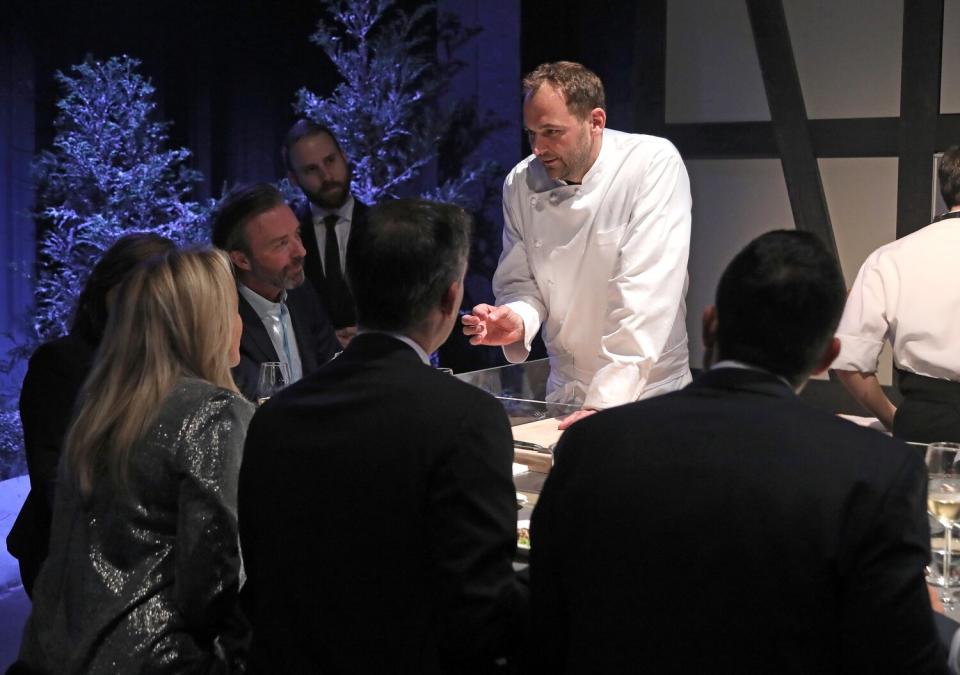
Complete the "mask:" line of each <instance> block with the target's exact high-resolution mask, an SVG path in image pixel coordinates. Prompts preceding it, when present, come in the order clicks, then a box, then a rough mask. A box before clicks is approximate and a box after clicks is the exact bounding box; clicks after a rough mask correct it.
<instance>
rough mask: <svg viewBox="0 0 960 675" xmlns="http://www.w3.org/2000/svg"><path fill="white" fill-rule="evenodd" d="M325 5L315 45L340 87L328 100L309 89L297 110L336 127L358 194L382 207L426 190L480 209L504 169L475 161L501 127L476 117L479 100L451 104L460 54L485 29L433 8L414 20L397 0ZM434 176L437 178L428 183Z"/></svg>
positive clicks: (327, 0) (340, 0) (329, 0)
mask: <svg viewBox="0 0 960 675" xmlns="http://www.w3.org/2000/svg"><path fill="white" fill-rule="evenodd" d="M323 5H324V7H325V10H326V15H327V16H326V18H325V19H321V20H320V21H319V22H318V23H317V30H316V32H315V33H314V34H313V35H312V36H311V40H312V41H313V42H314V43H315V44H317V45H318V46H320V47H321V48H322V49H323V51H324V52H325V53H326V55H327V56H328V57H329V58H330V60H331V61H332V62H333V64H334V66H335V67H336V68H337V71H338V72H339V74H340V78H341V82H340V83H339V84H338V85H337V87H336V88H335V89H334V91H333V92H332V93H331V94H330V95H329V96H325V97H324V96H320V95H318V94H316V93H314V92H311V91H309V90H308V89H301V90H300V91H299V92H298V93H297V99H296V102H295V104H294V107H295V109H296V111H297V112H298V113H299V114H301V115H304V116H307V117H309V118H311V119H313V120H315V121H316V122H319V123H320V124H323V125H325V126H327V127H329V128H330V129H331V130H333V132H334V134H335V135H336V136H337V139H338V140H339V141H340V144H341V145H342V146H343V149H344V150H345V151H346V153H347V155H348V156H349V157H350V160H351V162H352V164H353V191H354V193H355V194H356V195H357V196H358V197H359V198H360V199H361V200H362V201H364V202H367V203H370V204H373V203H376V202H378V201H380V200H381V199H383V198H384V197H395V196H409V195H410V194H411V193H412V192H420V193H421V195H422V196H424V197H426V198H431V199H439V200H443V201H450V202H455V203H459V204H461V205H462V206H464V207H466V208H472V209H473V210H479V207H480V206H481V204H480V202H481V201H482V199H483V197H485V196H486V193H485V191H484V183H486V182H487V181H488V180H489V178H490V177H491V176H492V175H493V174H494V173H495V172H496V171H497V167H496V166H495V165H494V164H493V163H491V162H469V161H468V159H467V158H468V157H469V155H470V154H471V152H472V151H473V150H475V149H476V147H477V145H478V144H479V143H480V141H481V140H482V139H483V138H484V137H485V135H486V134H488V133H489V132H490V131H491V130H492V129H494V128H496V127H497V126H498V124H497V123H496V122H495V121H493V120H492V119H491V118H490V117H489V116H487V117H486V118H483V119H481V117H480V116H478V115H477V114H476V112H475V111H476V110H477V102H476V101H475V100H461V101H449V100H444V95H445V94H446V93H447V90H448V89H449V85H450V81H451V78H452V77H453V76H454V75H455V73H456V72H457V71H458V70H459V69H460V68H461V66H462V64H461V63H460V62H458V61H457V60H456V59H455V58H454V52H455V51H456V49H457V48H458V47H459V46H461V45H462V44H463V43H464V42H466V41H467V40H469V39H471V38H472V37H473V36H474V35H475V34H476V32H477V31H474V30H470V29H467V28H464V27H463V25H462V24H460V23H459V22H458V21H457V20H456V19H454V18H453V17H452V16H450V15H445V14H440V15H438V13H437V8H436V6H435V4H434V3H424V4H422V5H420V6H419V7H418V8H417V9H416V10H415V11H414V12H413V13H410V14H408V13H406V12H404V11H402V10H401V9H399V8H397V7H396V6H395V2H394V0H323ZM434 45H436V46H437V47H438V48H437V49H435V48H434ZM427 171H429V172H434V171H435V172H436V179H435V180H424V176H423V174H424V173H425V172H427ZM431 175H432V173H431ZM430 183H432V184H430Z"/></svg>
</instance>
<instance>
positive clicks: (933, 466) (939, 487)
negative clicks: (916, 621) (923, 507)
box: [926, 443, 960, 604]
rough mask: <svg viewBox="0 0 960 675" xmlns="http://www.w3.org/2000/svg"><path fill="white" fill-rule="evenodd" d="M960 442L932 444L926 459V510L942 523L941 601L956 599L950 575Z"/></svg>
mask: <svg viewBox="0 0 960 675" xmlns="http://www.w3.org/2000/svg"><path fill="white" fill-rule="evenodd" d="M958 459H960V443H931V444H930V445H928V446H927V454H926V462H927V472H928V474H929V478H930V484H929V487H928V488H927V511H928V512H929V513H930V515H931V516H933V517H934V518H936V519H937V521H938V522H939V523H940V524H941V525H943V541H944V551H943V575H942V577H941V579H940V582H941V583H940V584H939V585H940V586H942V587H943V592H942V593H941V595H940V601H941V602H943V603H944V604H950V603H952V602H953V599H954V598H953V593H952V592H951V589H953V588H955V585H954V583H953V576H952V574H951V568H950V563H951V558H952V557H953V526H954V525H955V524H956V523H957V520H958V516H960V461H958Z"/></svg>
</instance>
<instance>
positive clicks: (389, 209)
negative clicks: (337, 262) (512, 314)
mask: <svg viewBox="0 0 960 675" xmlns="http://www.w3.org/2000/svg"><path fill="white" fill-rule="evenodd" d="M471 228H472V219H471V218H470V216H469V215H468V214H467V212H466V211H464V210H463V209H462V208H460V207H459V206H455V205H453V204H443V203H439V202H431V201H426V200H421V199H398V200H393V201H386V202H382V203H380V204H378V205H377V206H374V207H373V208H371V209H370V211H369V213H368V217H367V223H366V225H365V226H364V227H363V228H362V229H360V230H358V231H357V232H356V233H355V234H356V236H354V233H351V238H350V243H349V245H348V246H347V283H348V284H349V286H350V290H351V291H352V292H353V297H354V300H355V302H356V306H357V323H358V324H359V325H360V327H361V328H368V329H374V330H384V331H393V332H400V331H404V330H406V329H408V328H411V327H413V326H416V325H417V324H418V323H420V322H421V321H422V320H423V319H424V318H426V316H427V314H428V313H429V311H430V310H431V309H433V308H434V307H436V306H438V305H439V304H440V301H441V299H442V298H443V294H444V292H445V291H446V290H447V288H449V286H450V284H451V283H453V282H455V281H462V279H463V274H464V272H465V271H466V266H467V258H468V256H469V254H470V231H471Z"/></svg>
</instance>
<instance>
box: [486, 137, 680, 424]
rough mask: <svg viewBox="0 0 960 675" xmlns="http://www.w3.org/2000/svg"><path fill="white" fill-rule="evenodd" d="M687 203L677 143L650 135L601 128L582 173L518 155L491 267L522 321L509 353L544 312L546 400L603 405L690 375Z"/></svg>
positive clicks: (513, 356) (518, 350)
mask: <svg viewBox="0 0 960 675" xmlns="http://www.w3.org/2000/svg"><path fill="white" fill-rule="evenodd" d="M690 207H691V199H690V181H689V179H688V178H687V171H686V168H685V167H684V165H683V161H682V160H681V159H680V155H679V154H678V153H677V150H676V148H674V147H673V145H672V144H671V143H670V142H669V141H667V140H665V139H662V138H656V137H654V136H645V135H639V134H626V133H623V132H620V131H614V130H612V129H605V130H604V131H603V142H602V144H601V147H600V154H599V156H598V157H597V160H596V162H594V165H593V166H592V167H591V168H590V170H589V171H588V172H587V173H586V175H585V176H584V177H583V183H582V184H581V185H567V184H565V183H564V182H562V181H557V180H553V179H551V178H550V177H549V176H548V175H547V172H546V170H545V169H544V168H543V165H542V164H541V163H540V161H539V160H537V159H536V158H535V157H534V156H533V155H530V156H529V157H527V158H526V159H524V160H523V161H521V162H520V163H519V164H517V166H516V167H514V168H513V170H512V171H511V172H510V174H509V175H508V176H507V178H506V180H505V181H504V185H503V212H504V230H503V254H502V255H501V257H500V264H499V265H498V267H497V271H496V273H495V274H494V277H493V289H494V293H495V294H496V298H497V304H498V305H503V304H505V305H507V306H508V307H510V308H511V309H513V310H514V311H516V312H517V313H518V314H519V315H520V316H521V317H522V318H523V323H524V331H525V340H524V342H523V343H522V344H521V343H514V344H512V345H508V346H506V347H504V348H503V351H504V354H505V355H506V357H507V360H509V361H511V362H513V363H518V362H520V361H523V360H525V359H526V358H527V356H528V355H529V353H530V342H531V341H532V340H533V337H534V336H535V335H536V333H537V331H538V330H539V329H540V327H541V324H542V325H543V338H544V342H545V343H546V346H547V351H548V352H549V355H550V379H549V381H548V383H547V392H548V398H549V399H550V400H555V401H563V402H566V403H575V404H580V405H584V406H586V407H592V408H606V407H610V406H613V405H619V404H621V403H627V402H629V401H634V400H636V399H638V398H646V397H649V396H653V395H656V394H662V393H666V392H668V391H673V390H675V389H679V388H681V387H683V386H684V385H686V384H687V383H688V382H689V381H690V367H689V355H688V352H687V331H686V305H685V302H684V298H685V296H686V292H687V258H688V257H689V252H690Z"/></svg>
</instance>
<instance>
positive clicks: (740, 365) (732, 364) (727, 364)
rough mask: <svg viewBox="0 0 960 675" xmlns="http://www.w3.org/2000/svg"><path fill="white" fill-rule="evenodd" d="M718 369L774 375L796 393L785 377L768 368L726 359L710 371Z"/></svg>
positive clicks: (718, 362)
mask: <svg viewBox="0 0 960 675" xmlns="http://www.w3.org/2000/svg"><path fill="white" fill-rule="evenodd" d="M717 368H739V369H740V370H755V371H757V372H758V373H766V374H767V375H773V376H774V377H775V378H777V379H778V380H780V381H781V382H783V383H784V384H785V385H787V386H788V387H789V388H790V391H796V388H795V387H794V386H793V385H792V384H790V382H789V381H788V380H787V379H786V378H783V377H780V376H779V375H777V374H776V373H771V372H770V371H769V370H767V369H766V368H761V367H760V366H754V365H751V364H749V363H744V362H743V361H735V360H734V359H724V360H723V361H717V362H716V363H714V364H713V365H712V366H710V370H715V369H717Z"/></svg>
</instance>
